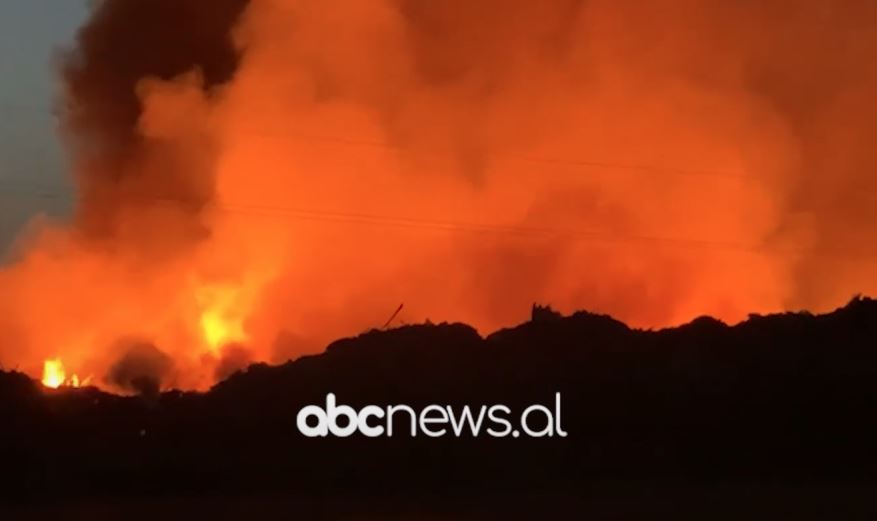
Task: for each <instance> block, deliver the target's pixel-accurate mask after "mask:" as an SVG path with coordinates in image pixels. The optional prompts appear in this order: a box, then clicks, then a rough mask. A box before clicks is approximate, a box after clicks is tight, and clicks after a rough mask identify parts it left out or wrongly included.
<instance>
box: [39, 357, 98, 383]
mask: <svg viewBox="0 0 877 521" xmlns="http://www.w3.org/2000/svg"><path fill="white" fill-rule="evenodd" d="M89 380H90V379H88V378H86V379H85V381H82V382H80V380H79V376H78V375H75V374H74V375H71V376H70V378H68V377H67V372H66V371H65V370H64V364H63V363H62V362H61V360H60V359H58V358H55V359H53V360H46V361H45V362H43V377H42V380H41V381H42V383H43V385H45V386H46V387H48V388H50V389H58V388H59V387H79V386H80V385H88V384H89Z"/></svg>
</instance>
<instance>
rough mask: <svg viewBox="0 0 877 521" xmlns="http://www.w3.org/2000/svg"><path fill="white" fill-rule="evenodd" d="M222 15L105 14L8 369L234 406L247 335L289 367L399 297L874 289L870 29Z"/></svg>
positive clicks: (72, 100) (626, 314) (694, 12)
mask: <svg viewBox="0 0 877 521" xmlns="http://www.w3.org/2000/svg"><path fill="white" fill-rule="evenodd" d="M214 3H217V2H213V3H207V2H202V1H200V0H161V1H159V0H156V1H155V2H143V4H144V5H143V6H141V5H140V4H141V3H138V2H130V1H129V0H105V1H103V2H96V3H94V5H95V10H96V12H95V15H94V16H93V18H92V19H91V21H90V22H89V23H88V25H86V27H84V28H83V29H82V31H80V32H79V35H80V36H79V39H78V41H77V43H76V45H77V47H76V49H74V50H75V51H76V52H72V53H69V56H71V57H75V58H76V59H73V60H69V62H67V63H65V64H64V70H63V78H62V79H63V81H64V84H63V88H62V89H60V90H62V92H63V93H64V96H65V99H64V100H62V101H63V102H64V103H59V104H58V105H59V107H64V108H65V110H64V111H61V118H62V121H61V123H62V125H61V127H62V128H63V130H64V138H65V139H66V140H67V141H68V142H69V143H68V144H69V146H68V147H67V150H69V151H70V152H71V154H72V155H71V157H70V158H69V161H67V163H68V164H70V165H71V166H72V169H73V170H74V172H72V173H73V177H74V179H75V186H76V190H77V192H76V194H75V197H74V200H75V201H76V206H75V208H74V211H73V214H72V216H71V217H70V219H69V220H63V221H51V220H45V219H43V220H36V221H35V222H34V223H32V224H31V226H30V227H29V228H28V233H27V234H25V236H24V237H23V240H22V241H21V242H20V248H19V249H18V250H17V251H16V255H14V256H13V257H10V258H11V259H12V261H11V262H10V263H9V264H8V265H4V266H3V267H2V268H0V364H4V365H16V364H18V365H21V366H26V367H32V368H35V370H34V376H35V377H36V376H38V375H37V374H36V373H37V372H38V368H39V366H40V364H41V363H43V361H44V360H45V361H46V362H45V367H44V371H43V372H44V375H43V382H44V383H45V384H46V386H47V387H60V386H64V385H71V386H75V385H77V383H78V384H79V385H85V384H84V380H82V379H80V378H77V377H76V376H75V375H73V376H71V375H70V374H69V373H72V372H73V371H72V369H74V368H75V369H76V371H78V372H79V374H93V375H96V378H99V380H98V381H99V384H100V385H107V386H113V385H117V384H115V383H112V382H114V380H112V379H108V378H107V376H108V375H109V374H110V373H112V372H113V370H114V369H115V368H118V367H119V364H120V363H121V364H122V365H121V367H122V368H123V369H126V370H127V372H125V371H123V373H124V374H123V376H124V377H125V378H126V379H127V380H130V379H131V378H135V377H141V376H150V377H151V378H155V379H157V380H159V381H160V386H161V387H162V388H170V387H173V386H176V387H180V388H185V389H205V388H209V387H210V386H211V385H212V384H213V383H215V379H216V378H218V377H220V376H218V375H219V373H220V372H218V371H217V369H218V368H220V367H224V366H226V365H228V362H229V361H230V358H226V357H233V356H235V355H234V353H231V351H232V350H231V349H226V347H227V346H229V345H235V346H236V348H239V349H235V351H246V354H247V356H246V357H245V358H246V359H247V360H252V361H259V362H279V361H285V360H287V359H290V358H296V357H298V356H301V355H304V354H309V353H313V352H315V351H318V350H321V349H323V348H324V347H325V346H326V345H328V343H329V342H331V341H332V340H334V339H336V338H338V337H340V336H344V335H349V334H355V333H357V332H359V331H362V330H366V329H369V328H373V327H377V326H380V325H381V324H383V323H384V321H385V320H386V315H387V313H388V312H389V311H390V310H392V309H395V308H396V306H398V304H399V303H400V302H404V303H405V308H404V312H403V314H404V316H403V317H400V320H404V321H406V322H422V321H425V320H440V321H463V322H466V323H469V324H472V325H473V326H475V327H476V328H478V329H479V330H480V331H481V332H482V333H489V332H491V331H493V330H496V329H497V328H500V327H504V326H507V325H510V324H515V323H518V322H520V321H522V320H525V319H526V317H527V312H528V311H529V310H530V308H531V306H532V304H533V303H534V302H540V303H546V304H551V305H552V306H553V307H554V308H555V309H558V310H560V311H563V312H572V311H574V310H578V309H587V310H591V311H596V312H600V313H607V314H611V315H613V316H615V317H616V318H618V319H621V320H624V321H626V322H628V323H629V324H631V325H633V326H638V327H663V326H667V325H672V324H678V323H681V322H684V321H687V320H690V319H692V318H693V317H695V316H697V315H701V314H710V315H713V316H717V317H719V318H722V319H724V320H726V321H729V322H733V321H736V320H739V319H743V318H745V317H746V316H747V314H748V313H750V312H758V313H766V312H772V311H779V310H782V309H788V308H795V309H800V308H807V309H810V310H813V311H818V310H825V309H829V308H830V307H832V306H834V305H837V304H840V303H842V302H843V301H845V300H846V299H848V298H849V296H850V295H852V294H854V293H859V292H861V293H871V294H873V293H877V276H875V270H874V263H873V262H866V261H868V259H870V258H872V257H873V255H872V253H874V252H873V251H871V250H870V249H869V248H870V246H868V245H871V244H877V241H875V240H874V239H875V233H877V232H875V230H877V228H875V227H873V226H871V225H870V223H873V222H874V221H875V219H877V210H875V209H877V206H875V205H873V204H872V202H873V201H871V200H869V198H868V197H859V196H860V195H861V194H863V193H868V192H875V190H877V181H875V179H877V177H874V176H871V177H867V174H868V172H874V171H875V169H877V163H875V159H874V158H875V157H877V156H875V154H874V153H873V151H872V147H869V146H866V145H867V144H869V143H871V142H872V141H873V139H871V137H872V136H873V135H875V132H877V127H875V122H877V103H875V102H874V97H873V95H872V93H873V91H874V89H875V87H877V75H874V74H870V73H868V72H867V71H868V70H869V69H867V67H868V66H869V64H871V63H872V62H873V60H871V59H870V58H871V56H873V55H874V54H875V51H877V37H874V36H873V35H871V34H870V33H869V34H864V33H861V31H858V30H853V29H857V28H858V27H859V26H860V24H861V20H862V19H863V18H862V16H860V14H861V13H857V10H855V9H836V10H830V12H823V11H825V10H820V9H810V10H806V9H805V10H802V15H801V16H800V17H791V18H790V17H789V16H787V13H786V11H787V9H785V8H783V7H782V6H778V5H777V6H774V7H776V9H774V8H772V7H762V6H761V5H760V4H759V5H758V6H756V5H755V4H756V3H741V4H745V5H744V6H740V7H736V4H735V6H731V5H730V3H726V2H683V4H684V9H682V8H680V9H666V8H663V7H660V6H658V5H657V4H659V3H660V2H644V3H643V4H645V5H642V6H640V5H638V6H637V8H635V9H634V8H630V7H629V6H628V5H627V3H624V2H612V1H609V0H593V1H588V2H581V1H578V0H552V1H548V2H528V1H523V0H521V1H514V2H509V1H502V0H483V1H478V2H416V1H413V0H405V1H403V0H376V1H374V2H343V1H340V0H333V1H330V0H327V1H324V2H303V1H301V0H259V1H255V0H223V1H222V2H221V3H222V5H223V6H226V7H225V8H216V9H214V8H213V7H214V6H213V4H214ZM808 3H810V4H814V5H816V4H818V2H816V1H815V0H813V1H812V2H808ZM145 4H149V7H147V6H146V5H145ZM208 4H209V5H208ZM689 4H691V5H689ZM750 4H751V5H750ZM862 9H865V8H862ZM689 11H691V12H689ZM863 12H864V11H863ZM500 13H501V14H503V16H498V14H500ZM811 16H815V18H811ZM175 17H176V18H175ZM825 17H827V18H825ZM823 18H824V19H823ZM828 22H830V23H828ZM193 27H196V28H197V29H198V30H197V31H193V30H192V28H193ZM293 29H294V30H293ZM813 31H816V32H815V33H814V32H813ZM817 33H818V34H817ZM823 33H825V34H823ZM327 34H332V35H342V37H332V38H327V37H326V35H327ZM817 36H818V37H817ZM826 40H828V41H830V42H831V45H828V46H826V45H825V44H824V42H825V41H826ZM119 48H125V49H127V48H131V49H135V50H136V51H137V52H136V53H133V54H131V55H128V54H125V55H124V56H121V55H120V54H119V53H117V52H113V50H114V49H119ZM832 49H835V50H836V49H844V53H843V58H844V59H843V60H838V58H837V56H838V54H837V53H836V52H833V51H832ZM801 56H806V57H807V59H806V60H801V59H799V57H801ZM851 78H854V79H856V81H850V79H851ZM801 85H804V86H807V89H805V91H806V92H804V91H802V90H801ZM68 109H69V110H68ZM10 346H12V347H10ZM14 346H25V347H22V348H21V349H17V348H16V347H14ZM132 349H133V352H132V351H131V350H132ZM61 359H63V360H64V361H65V362H66V363H67V364H68V366H69V367H67V368H66V370H65V367H64V365H63V364H62V363H61ZM132 360H133V362H137V363H132ZM143 367H146V369H148V370H149V374H146V375H141V374H130V373H136V372H137V371H143V370H144V369H143ZM135 379H136V378H135ZM123 390H124V389H123Z"/></svg>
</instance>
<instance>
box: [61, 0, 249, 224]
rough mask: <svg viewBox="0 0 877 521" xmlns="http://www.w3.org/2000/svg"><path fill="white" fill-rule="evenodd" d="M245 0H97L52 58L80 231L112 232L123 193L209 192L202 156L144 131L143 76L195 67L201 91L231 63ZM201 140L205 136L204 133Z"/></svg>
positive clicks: (194, 200) (190, 199)
mask: <svg viewBox="0 0 877 521" xmlns="http://www.w3.org/2000/svg"><path fill="white" fill-rule="evenodd" d="M247 3H248V0H214V1H211V2H210V3H209V4H210V5H209V8H207V7H208V6H207V5H206V4H205V2H204V1H203V0H101V1H99V2H97V3H96V5H95V7H94V13H93V14H92V17H91V19H90V20H89V22H88V23H87V24H86V25H85V26H84V27H83V28H82V29H81V30H80V31H79V33H78V36H77V42H76V47H75V49H73V50H72V51H71V52H69V53H68V55H67V56H66V59H65V61H64V62H63V64H62V71H61V75H62V79H63V81H64V85H65V88H66V98H65V109H66V112H65V120H64V121H63V124H64V127H65V131H66V132H65V136H66V137H67V138H68V139H69V141H70V142H71V145H72V146H73V152H74V155H75V159H76V160H77V162H78V163H79V164H78V168H76V174H77V180H78V182H79V188H80V193H79V196H80V197H81V198H82V202H83V204H81V205H79V207H78V210H79V216H78V217H79V218H80V221H81V222H80V224H81V225H83V228H84V229H85V230H86V231H89V232H96V233H99V234H113V233H114V232H118V230H117V226H118V224H119V223H118V222H117V221H118V212H120V211H121V210H122V208H121V207H122V206H123V205H125V204H128V203H130V200H131V198H132V197H134V198H136V197H140V198H142V197H144V196H162V197H169V198H175V199H178V200H182V201H185V202H186V203H188V205H190V206H194V207H195V208H196V209H197V207H198V205H200V204H203V203H204V202H205V201H206V200H209V198H210V197H211V196H212V193H211V191H212V168H211V166H212V165H211V164H210V162H209V160H205V158H204V157H203V156H200V157H199V155H198V154H192V153H191V151H180V150H178V147H179V145H180V143H175V142H168V140H166V139H162V136H155V135H149V133H144V132H143V129H142V128H141V127H140V121H141V116H142V110H143V105H142V99H143V95H144V92H145V91H147V90H148V89H149V88H150V87H149V83H148V82H147V81H146V80H147V79H149V81H155V80H163V81H170V80H174V79H175V78H177V77H178V76H180V75H183V74H194V75H196V76H197V78H198V81H199V84H200V87H201V88H202V89H203V90H204V91H205V93H209V92H210V91H211V90H212V89H214V88H217V87H218V86H220V85H222V84H223V83H225V82H227V81H228V80H229V79H231V77H232V75H233V74H234V71H235V69H236V67H237V64H238V58H239V55H238V52H237V51H236V49H235V48H234V45H233V42H232V39H231V36H230V31H231V28H232V27H233V26H234V23H235V21H236V20H237V19H238V17H239V16H240V15H241V13H242V12H243V10H244V8H245V7H246V5H247ZM205 145H207V143H206V140H205Z"/></svg>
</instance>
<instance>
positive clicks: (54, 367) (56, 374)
mask: <svg viewBox="0 0 877 521" xmlns="http://www.w3.org/2000/svg"><path fill="white" fill-rule="evenodd" d="M66 378H67V377H66V374H65V373H64V364H62V363H61V360H59V359H57V358H56V359H54V360H46V361H45V363H44V364H43V385H45V386H46V387H51V388H52V389H57V388H58V387H61V386H62V385H64V381H65V380H66Z"/></svg>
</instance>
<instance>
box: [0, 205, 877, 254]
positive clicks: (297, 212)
mask: <svg viewBox="0 0 877 521" xmlns="http://www.w3.org/2000/svg"><path fill="white" fill-rule="evenodd" d="M5 195H11V194H8V193H6V192H0V196H5ZM41 195H43V196H46V197H49V198H52V196H53V195H57V194H50V193H44V194H41ZM126 195H128V196H131V195H132V194H126ZM133 197H134V198H135V199H139V200H141V201H145V202H151V203H156V204H165V205H180V204H185V205H203V207H204V209H208V210H212V211H218V212H223V213H229V214H241V215H250V216H263V217H271V218H284V219H285V218H288V219H295V220H302V221H317V222H332V223H343V224H358V225H367V226H375V227H394V228H410V229H420V230H430V231H445V232H465V233H478V234H490V235H505V236H517V237H523V238H527V237H529V238H543V239H546V238H564V239H567V240H580V241H588V242H599V243H610V244H612V243H622V244H625V243H626V244H631V243H633V244H636V243H639V244H643V243H649V244H657V245H670V246H674V247H683V248H692V249H699V250H705V251H710V250H730V251H737V252H741V253H750V254H757V255H764V254H777V255H780V254H784V255H801V256H807V255H809V256H812V255H817V256H828V257H845V258H849V257H856V258H858V259H874V258H875V257H877V253H875V252H867V251H844V250H837V249H835V250H828V249H819V250H815V249H797V250H795V249H780V248H771V247H769V246H767V245H753V244H745V243H739V242H733V241H719V240H714V239H697V238H685V237H671V236H661V235H648V234H645V235H643V234H629V233H617V232H613V233H610V232H605V231H584V230H574V229H563V228H552V227H523V226H511V225H504V224H496V223H474V222H465V221H442V220H434V219H423V218H416V217H406V216H391V215H378V214H363V213H352V212H331V211H322V210H313V209H301V208H292V207H285V206H271V205H254V204H249V205H248V204H235V203H228V202H216V201H211V202H206V203H204V202H201V201H195V200H187V199H183V198H174V197H167V196H143V195H134V196H133Z"/></svg>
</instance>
